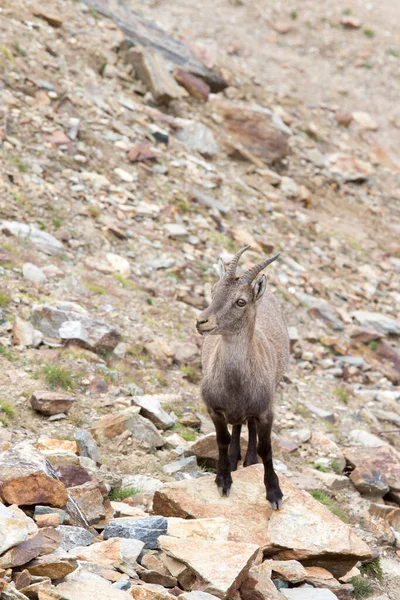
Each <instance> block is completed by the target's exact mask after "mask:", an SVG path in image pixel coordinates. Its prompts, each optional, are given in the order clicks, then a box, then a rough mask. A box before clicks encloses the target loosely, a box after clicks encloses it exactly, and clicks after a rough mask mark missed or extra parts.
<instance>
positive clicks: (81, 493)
mask: <svg viewBox="0 0 400 600" xmlns="http://www.w3.org/2000/svg"><path fill="white" fill-rule="evenodd" d="M68 492H69V494H70V496H71V497H72V498H73V500H75V502H77V504H78V506H79V508H80V509H81V511H82V512H83V514H84V515H85V518H86V519H87V522H88V523H89V524H91V525H92V524H97V523H99V522H100V521H101V520H102V519H104V518H105V517H106V507H105V501H104V498H103V494H102V493H101V491H100V487H99V483H98V482H97V481H88V482H86V483H83V484H82V485H77V486H74V487H70V488H69V489H68Z"/></svg>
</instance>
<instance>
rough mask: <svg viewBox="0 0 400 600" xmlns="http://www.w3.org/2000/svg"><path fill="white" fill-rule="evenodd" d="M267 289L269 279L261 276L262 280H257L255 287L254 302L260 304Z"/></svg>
mask: <svg viewBox="0 0 400 600" xmlns="http://www.w3.org/2000/svg"><path fill="white" fill-rule="evenodd" d="M266 287H267V278H266V277H265V275H261V277H260V279H257V281H256V284H255V286H254V300H255V301H256V302H258V300H260V298H262V296H263V294H264V292H265V290H266Z"/></svg>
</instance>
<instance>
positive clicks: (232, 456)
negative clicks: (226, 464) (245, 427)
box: [229, 425, 242, 471]
mask: <svg viewBox="0 0 400 600" xmlns="http://www.w3.org/2000/svg"><path fill="white" fill-rule="evenodd" d="M241 430H242V426H241V425H234V426H233V427H232V439H231V443H230V446H229V461H230V463H231V471H236V469H237V466H238V462H239V460H240V459H241V458H242V457H241V455H240V432H241Z"/></svg>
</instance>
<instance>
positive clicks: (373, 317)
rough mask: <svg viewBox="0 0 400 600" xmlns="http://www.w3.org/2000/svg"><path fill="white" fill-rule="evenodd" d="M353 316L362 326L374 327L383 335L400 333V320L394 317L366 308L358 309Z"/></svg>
mask: <svg viewBox="0 0 400 600" xmlns="http://www.w3.org/2000/svg"><path fill="white" fill-rule="evenodd" d="M353 317H354V319H355V320H356V321H357V323H359V324H360V325H361V326H362V327H367V328H369V329H373V330H375V331H377V332H378V333H381V334H383V335H400V321H398V320H396V319H393V318H392V317H388V316H386V315H382V314H381V313H378V312H369V311H366V310H357V311H356V312H354V313H353Z"/></svg>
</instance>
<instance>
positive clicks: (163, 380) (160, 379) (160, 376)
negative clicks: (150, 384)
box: [154, 372, 168, 387]
mask: <svg viewBox="0 0 400 600" xmlns="http://www.w3.org/2000/svg"><path fill="white" fill-rule="evenodd" d="M154 379H155V380H156V381H157V383H158V384H159V385H161V387H167V386H168V379H167V377H166V375H164V373H161V372H159V373H156V374H155V375H154Z"/></svg>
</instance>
